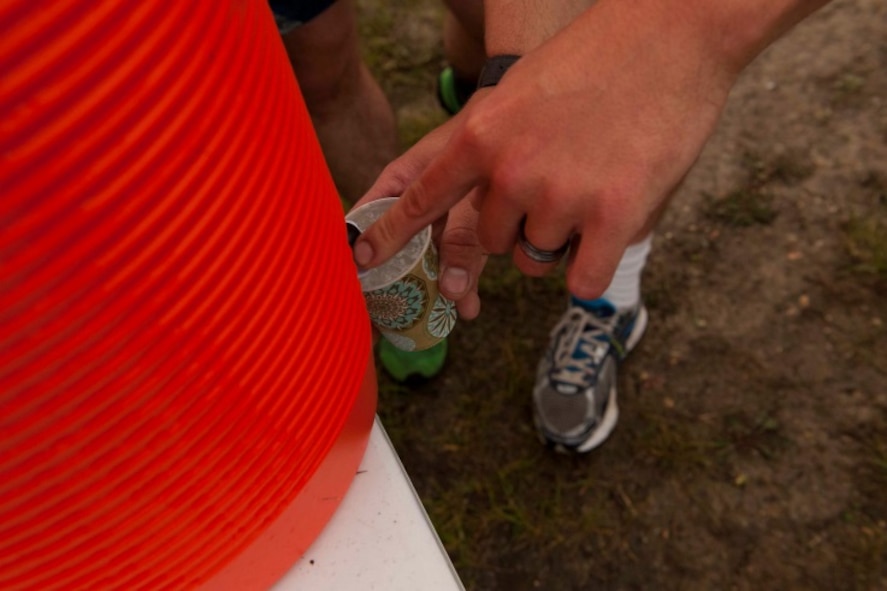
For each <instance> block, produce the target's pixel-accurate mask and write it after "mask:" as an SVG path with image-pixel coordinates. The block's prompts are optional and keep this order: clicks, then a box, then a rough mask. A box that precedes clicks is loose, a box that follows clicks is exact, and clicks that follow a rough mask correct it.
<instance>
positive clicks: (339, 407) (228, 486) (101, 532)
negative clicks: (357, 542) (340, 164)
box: [0, 0, 376, 591]
mask: <svg viewBox="0 0 887 591" xmlns="http://www.w3.org/2000/svg"><path fill="white" fill-rule="evenodd" d="M0 28H2V31H3V33H2V35H0V77H2V81H0V84H2V87H0V113H2V132H0V133H2V135H0V148H2V167H0V589H3V590H6V591H9V590H24V589H35V590H36V589H39V590H41V591H45V590H50V589H64V590H65V591H69V590H74V589H89V590H96V589H127V590H136V589H151V590H155V589H187V588H204V589H236V590H247V589H262V588H267V587H268V586H269V585H271V584H272V583H273V582H274V581H275V580H276V579H277V578H278V577H279V576H280V575H281V574H282V573H283V572H284V571H285V570H286V569H287V568H289V567H290V566H291V565H292V564H293V563H294V562H295V561H296V560H297V559H298V558H299V556H300V555H301V553H302V552H304V551H305V549H306V548H307V547H308V546H309V545H310V544H311V542H312V541H313V540H314V538H315V537H316V536H317V535H318V533H319V532H320V530H321V529H322V528H323V527H324V525H325V524H326V522H327V520H328V519H329V517H330V516H331V514H332V513H333V511H334V510H335V509H336V507H337V505H338V502H339V500H340V499H341V497H342V495H343V494H344V493H345V491H346V489H347V488H348V486H349V485H350V483H351V481H352V479H353V478H354V475H355V471H356V469H357V466H358V464H359V462H360V459H361V457H362V454H363V452H364V449H365V446H366V442H367V438H368V435H369V431H370V428H371V425H372V421H373V416H374V411H375V404H376V391H375V375H374V373H373V369H372V359H371V356H370V333H369V325H368V322H367V318H366V312H365V309H364V304H363V300H362V297H361V295H360V288H359V285H358V282H357V279H356V276H355V272H354V267H353V264H352V262H351V257H350V252H349V250H348V246H347V242H346V238H345V229H344V225H343V220H342V209H341V206H340V204H339V201H338V199H337V197H336V193H335V189H334V187H333V183H332V181H331V179H330V177H329V173H328V172H327V169H326V167H325V165H324V162H323V159H322V156H321V153H320V150H319V147H318V144H317V141H316V139H315V137H314V135H313V132H312V130H311V127H310V121H309V119H308V117H307V115H306V112H305V108H304V105H303V104H302V101H301V98H300V95H299V92H298V88H297V85H296V83H295V80H294V78H293V75H292V72H291V70H290V68H289V64H288V62H287V59H286V55H285V52H284V50H283V47H282V45H281V42H280V38H279V36H278V34H277V31H276V29H275V26H274V21H273V18H272V16H271V14H270V11H269V9H268V7H267V4H266V2H265V0H252V1H229V2H225V1H209V0H207V1H200V0H198V1H193V2H123V1H95V0H88V1H87V0H68V1H66V2H50V3H43V2H32V1H30V0H6V1H4V2H2V3H0Z"/></svg>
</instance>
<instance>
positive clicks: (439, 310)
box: [345, 197, 456, 351]
mask: <svg viewBox="0 0 887 591" xmlns="http://www.w3.org/2000/svg"><path fill="white" fill-rule="evenodd" d="M395 201H397V197H385V198H383V199H377V200H376V201H371V202H369V203H367V204H365V205H362V206H360V207H358V208H356V209H353V210H351V211H350V212H348V215H346V216H345V221H346V222H347V223H348V224H349V225H350V226H352V227H354V228H357V229H358V230H360V231H361V232H362V231H363V230H366V229H367V228H368V227H369V226H370V224H372V223H373V222H375V221H376V220H377V219H379V218H380V217H381V216H382V214H383V213H384V212H385V211H386V210H387V209H388V208H389V207H391V204H392V203H394V202H395ZM437 273H438V258H437V249H436V248H435V246H434V243H433V242H432V241H431V227H430V226H428V227H426V228H425V229H424V230H422V231H421V232H419V233H418V234H416V235H415V236H413V238H412V239H411V240H410V241H409V242H408V243H407V245H406V246H404V247H403V249H401V251H400V252H398V253H397V254H396V255H394V256H393V257H392V258H391V259H389V260H388V261H386V262H385V264H383V265H380V266H379V267H375V268H373V269H367V270H361V271H359V272H358V278H359V279H360V285H361V289H362V290H363V295H364V298H366V304H367V310H368V311H369V313H370V319H371V320H372V322H373V324H374V325H375V327H376V328H377V329H378V330H379V332H380V333H382V336H383V337H385V338H386V339H388V340H389V341H390V342H391V343H392V344H393V345H394V346H396V347H397V348H398V349H402V350H404V351H421V350H423V349H429V348H431V347H433V346H434V345H436V344H437V343H439V342H441V341H442V340H443V339H444V338H446V336H447V335H448V334H449V333H450V331H451V330H452V329H453V325H455V323H456V305H455V304H454V303H453V302H452V300H449V299H447V298H445V297H444V296H443V295H441V294H440V292H439V291H438V287H437Z"/></svg>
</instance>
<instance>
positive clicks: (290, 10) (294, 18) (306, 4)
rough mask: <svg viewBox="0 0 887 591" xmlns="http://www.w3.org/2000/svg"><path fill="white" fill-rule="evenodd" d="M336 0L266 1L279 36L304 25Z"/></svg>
mask: <svg viewBox="0 0 887 591" xmlns="http://www.w3.org/2000/svg"><path fill="white" fill-rule="evenodd" d="M335 1H336V0H268V4H270V5H271V12H273V13H274V20H275V21H277V29H278V30H279V31H280V34H281V35H283V34H284V33H289V32H290V31H292V30H293V29H295V28H296V27H298V26H299V25H304V24H305V23H307V22H308V21H310V20H311V19H313V18H314V17H315V16H317V15H318V14H320V13H321V12H323V11H324V10H326V9H327V8H329V7H330V6H332V5H333V3H334V2H335Z"/></svg>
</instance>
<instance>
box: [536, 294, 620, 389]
mask: <svg viewBox="0 0 887 591" xmlns="http://www.w3.org/2000/svg"><path fill="white" fill-rule="evenodd" d="M618 320H619V315H618V314H613V315H612V316H609V317H607V318H600V317H598V316H595V315H594V314H591V313H590V312H586V311H585V310H583V309H582V308H580V307H578V306H573V307H572V308H570V310H569V311H568V312H567V313H566V314H565V315H564V317H563V318H561V321H560V322H559V323H558V324H557V326H555V327H554V329H553V330H552V331H551V334H552V335H556V334H558V333H560V332H561V331H563V334H561V337H560V338H559V339H558V340H557V346H556V348H555V350H554V355H553V357H554V369H553V370H552V372H551V379H552V380H553V381H555V382H557V383H558V386H561V385H563V386H568V387H569V386H573V387H574V388H575V391H579V388H583V387H585V386H587V385H588V384H589V382H590V381H591V380H593V379H594V377H595V376H596V374H597V371H598V367H599V366H600V364H601V363H602V362H603V360H604V358H605V357H606V356H607V351H608V350H609V348H610V346H611V345H612V346H616V347H618V343H615V342H614V339H613V338H612V335H613V331H614V330H615V328H616V323H617V322H618ZM577 352H578V353H582V354H581V355H577ZM558 389H559V390H561V391H564V388H560V387H559V388H558ZM567 389H568V390H573V388H567ZM575 391H573V392H565V393H575Z"/></svg>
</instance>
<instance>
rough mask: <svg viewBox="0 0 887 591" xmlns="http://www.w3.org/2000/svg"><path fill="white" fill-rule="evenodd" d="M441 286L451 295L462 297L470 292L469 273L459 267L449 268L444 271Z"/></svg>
mask: <svg viewBox="0 0 887 591" xmlns="http://www.w3.org/2000/svg"><path fill="white" fill-rule="evenodd" d="M440 285H441V287H443V289H444V291H446V292H447V293H449V294H452V295H454V296H455V295H462V294H463V293H465V291H466V290H468V271H466V270H465V269H460V268H459V267H448V268H446V269H444V272H443V275H442V276H441V278H440Z"/></svg>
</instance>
